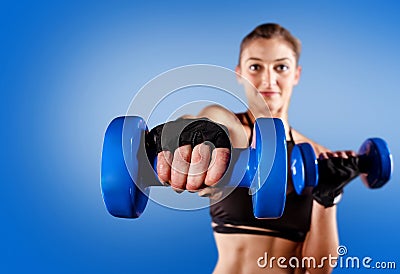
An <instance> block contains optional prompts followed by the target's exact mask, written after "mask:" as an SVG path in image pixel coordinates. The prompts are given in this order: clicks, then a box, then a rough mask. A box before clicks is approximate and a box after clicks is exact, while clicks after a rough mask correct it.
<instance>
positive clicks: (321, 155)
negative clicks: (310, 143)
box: [318, 152, 329, 160]
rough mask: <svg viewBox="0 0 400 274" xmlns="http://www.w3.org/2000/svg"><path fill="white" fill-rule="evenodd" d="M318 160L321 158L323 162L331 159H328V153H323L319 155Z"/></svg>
mask: <svg viewBox="0 0 400 274" xmlns="http://www.w3.org/2000/svg"><path fill="white" fill-rule="evenodd" d="M318 158H319V159H320V160H323V159H328V158H329V157H328V154H327V153H326V152H321V153H320V154H319V156H318Z"/></svg>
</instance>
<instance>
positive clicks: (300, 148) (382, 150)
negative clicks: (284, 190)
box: [290, 138, 393, 194]
mask: <svg viewBox="0 0 400 274" xmlns="http://www.w3.org/2000/svg"><path fill="white" fill-rule="evenodd" d="M356 157H358V168H359V170H360V172H361V175H360V176H361V179H362V181H363V182H364V184H365V185H366V186H367V187H369V188H373V189H374V188H380V187H382V186H383V185H385V184H386V183H387V182H388V181H389V180H390V178H391V176H392V173H393V158H392V154H391V153H390V150H389V147H388V145H387V143H386V142H385V141H384V140H383V139H381V138H369V139H367V140H366V141H364V142H363V143H362V145H361V147H360V149H359V151H358V155H357V156H356ZM319 161H324V160H317V157H316V155H315V153H314V149H313V148H312V146H311V145H310V144H308V143H302V144H298V145H296V146H294V148H293V150H292V154H291V159H290V166H291V171H292V180H293V184H294V187H295V190H296V192H297V193H298V194H301V193H302V192H303V190H304V188H306V187H315V186H317V184H318V162H319Z"/></svg>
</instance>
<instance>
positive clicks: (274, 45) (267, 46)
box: [241, 38, 296, 62]
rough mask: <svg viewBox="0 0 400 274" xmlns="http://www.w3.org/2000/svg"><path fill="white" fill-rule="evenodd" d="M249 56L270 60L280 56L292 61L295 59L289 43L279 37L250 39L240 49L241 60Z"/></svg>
mask: <svg viewBox="0 0 400 274" xmlns="http://www.w3.org/2000/svg"><path fill="white" fill-rule="evenodd" d="M249 58H257V59H261V60H263V61H270V62H272V61H274V60H277V59H282V58H288V59H289V60H291V61H293V62H295V61H296V57H295V53H294V51H293V50H292V48H291V47H290V45H289V44H288V43H287V42H286V41H285V40H283V39H279V38H272V39H264V38H258V39H255V40H253V41H250V42H249V43H248V44H247V45H246V46H245V48H244V49H243V51H242V55H241V61H246V60H247V59H249Z"/></svg>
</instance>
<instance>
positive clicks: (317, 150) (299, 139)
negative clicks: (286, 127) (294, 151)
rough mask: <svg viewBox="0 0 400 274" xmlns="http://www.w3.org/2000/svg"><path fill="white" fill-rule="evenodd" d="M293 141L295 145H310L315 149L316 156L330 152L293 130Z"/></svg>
mask: <svg viewBox="0 0 400 274" xmlns="http://www.w3.org/2000/svg"><path fill="white" fill-rule="evenodd" d="M292 134H293V139H294V141H295V143H309V144H310V145H312V147H313V148H314V151H315V154H316V155H317V156H318V155H319V154H320V153H322V152H327V151H330V150H329V149H328V148H326V147H324V146H322V145H320V144H318V143H317V142H316V141H314V140H312V139H310V138H308V137H306V136H304V135H303V134H301V133H300V132H298V131H297V130H295V129H292Z"/></svg>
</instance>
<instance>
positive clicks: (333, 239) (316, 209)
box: [302, 201, 339, 273]
mask: <svg viewBox="0 0 400 274" xmlns="http://www.w3.org/2000/svg"><path fill="white" fill-rule="evenodd" d="M338 245H339V237H338V230H337V221H336V206H333V207H329V208H325V207H323V206H321V205H320V204H318V203H317V202H316V201H314V204H313V210H312V217H311V227H310V231H309V233H308V235H307V237H306V240H305V241H304V245H303V252H302V253H303V254H302V255H303V257H309V258H315V261H316V266H317V267H311V268H309V269H307V270H308V272H309V273H330V272H332V267H331V265H330V258H332V257H337V247H338ZM332 263H334V262H332V261H331V264H332Z"/></svg>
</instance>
